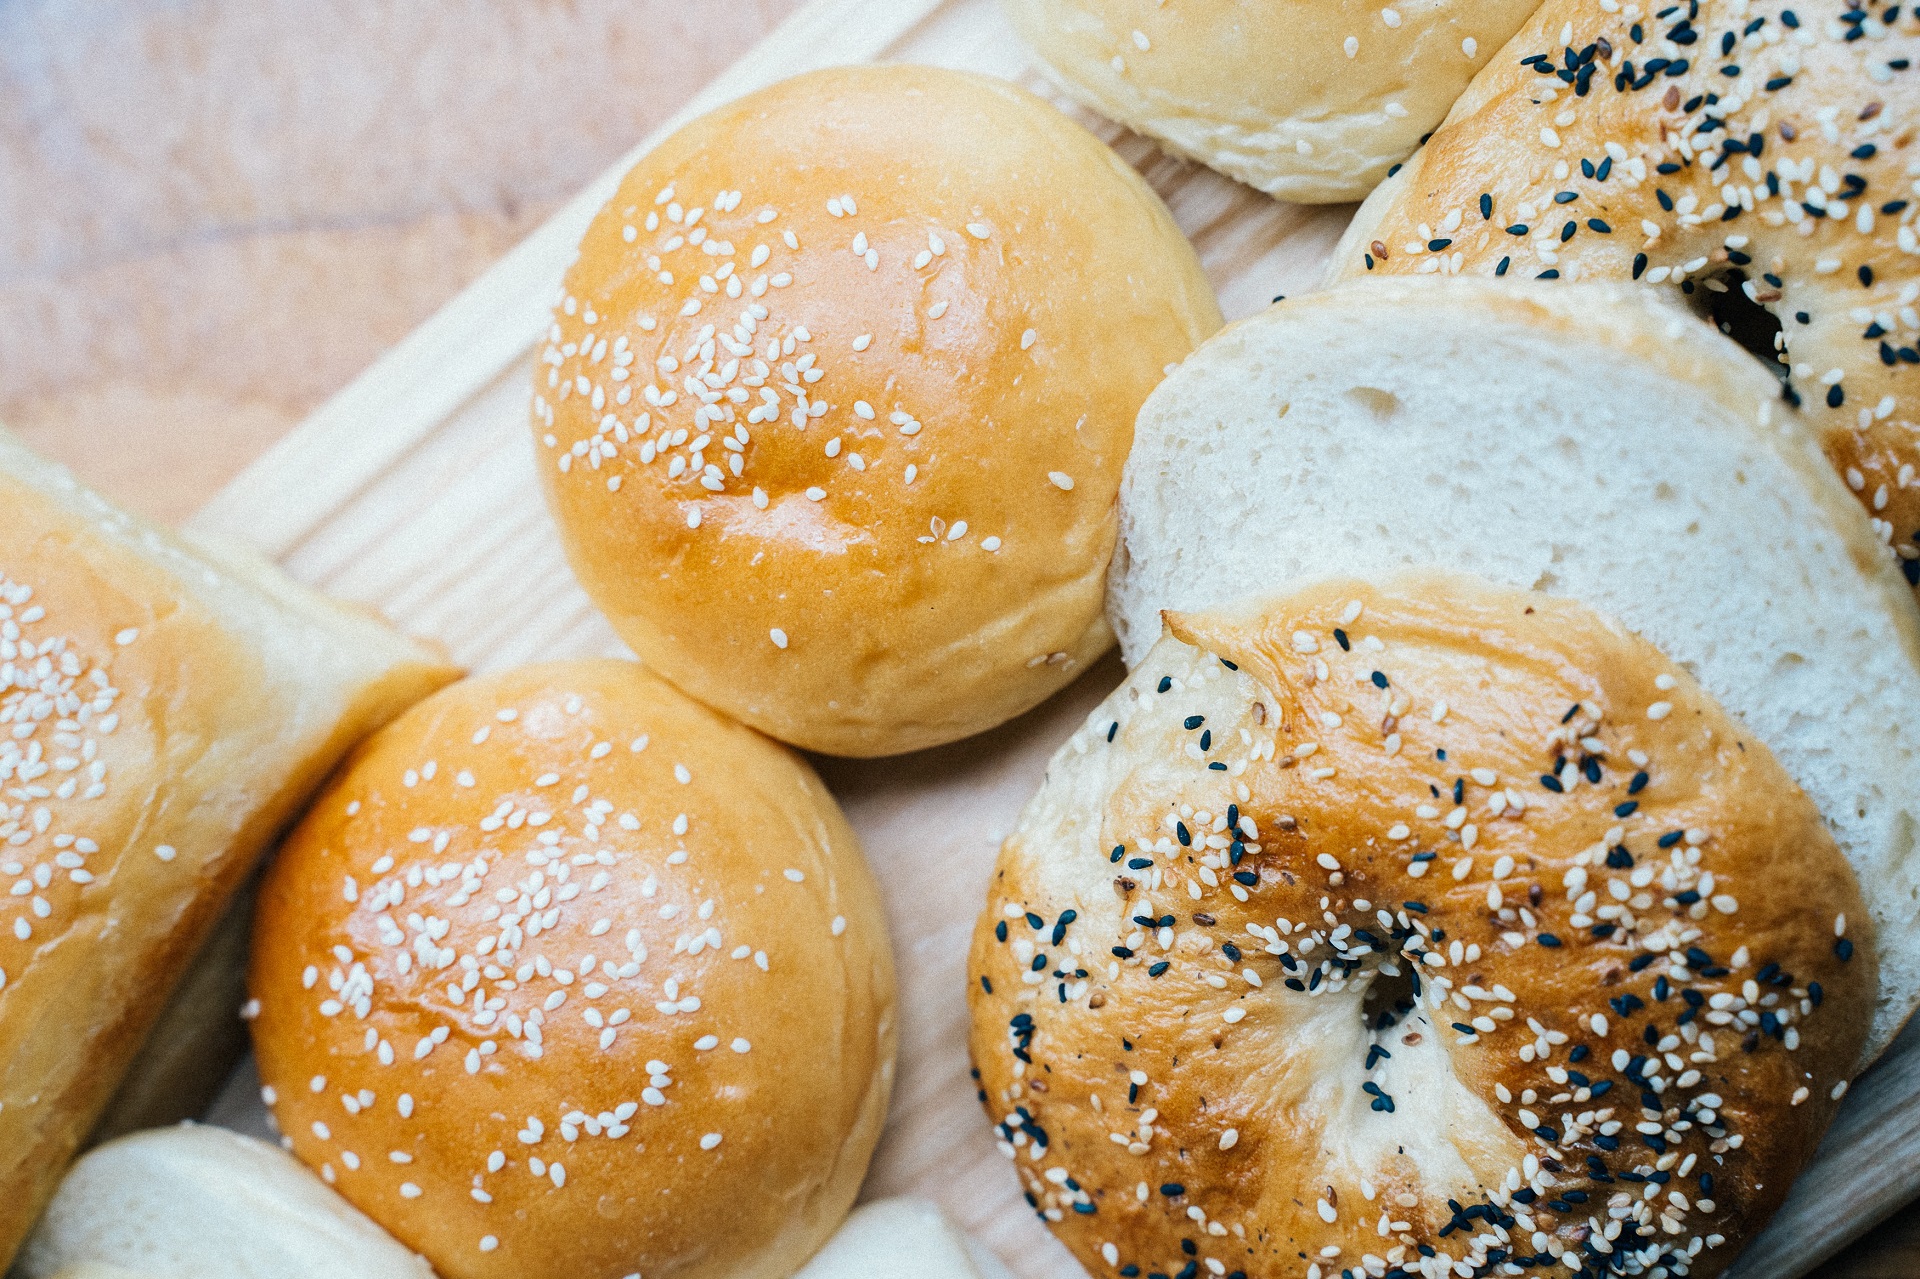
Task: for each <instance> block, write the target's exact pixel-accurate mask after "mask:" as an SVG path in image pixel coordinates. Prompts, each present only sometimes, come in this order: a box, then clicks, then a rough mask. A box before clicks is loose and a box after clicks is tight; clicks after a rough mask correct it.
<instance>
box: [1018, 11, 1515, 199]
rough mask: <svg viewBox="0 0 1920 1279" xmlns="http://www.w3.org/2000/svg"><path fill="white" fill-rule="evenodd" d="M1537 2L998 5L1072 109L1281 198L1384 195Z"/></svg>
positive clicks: (1347, 197) (1337, 197)
mask: <svg viewBox="0 0 1920 1279" xmlns="http://www.w3.org/2000/svg"><path fill="white" fill-rule="evenodd" d="M1534 4H1535V0H1410V2H1401V3H1395V4H1392V5H1387V6H1382V5H1380V4H1378V3H1376V2H1375V0H1316V2H1315V3H1310V4H1303V3H1300V2H1299V0H1286V2H1284V3H1283V2H1281V0H1180V2H1179V3H1177V4H1168V3H1167V0H1001V7H1002V8H1004V9H1005V10H1006V12H1007V17H1008V18H1009V19H1010V20H1011V21H1012V23H1013V26H1014V29H1015V30H1016V31H1018V32H1019V33H1020V36H1021V38H1022V39H1023V40H1025V41H1026V42H1027V45H1028V47H1029V48H1031V49H1032V50H1033V51H1034V53H1035V54H1036V55H1038V57H1039V59H1040V62H1041V65H1042V66H1043V68H1044V69H1046V70H1047V71H1048V72H1050V73H1051V75H1052V77H1053V78H1054V79H1055V80H1056V81H1057V82H1058V83H1059V84H1060V86H1061V88H1063V89H1064V90H1065V91H1066V92H1067V93H1068V94H1069V95H1070V96H1071V97H1073V98H1074V99H1075V100H1076V101H1078V102H1081V103H1083V104H1084V105H1086V106H1088V107H1090V108H1092V109H1093V110H1095V111H1098V112H1100V113H1101V114H1102V115H1105V116H1107V117H1109V118H1111V119H1114V120H1118V121H1119V122H1120V123H1122V124H1124V125H1126V126H1127V127H1128V128H1130V129H1134V130H1136V131H1138V132H1140V133H1144V134H1146V135H1147V136H1149V137H1152V138H1155V139H1158V140H1159V142H1160V143H1161V145H1163V146H1165V147H1166V148H1167V149H1168V150H1170V151H1172V152H1174V153H1175V154H1177V155H1183V156H1190V157H1191V158H1193V159H1195V160H1198V161H1199V162H1200V163H1202V164H1205V165H1210V166H1212V167H1213V168H1215V169H1218V170H1219V171H1220V172H1222V173H1225V174H1227V175H1229V176H1230V177H1234V178H1237V179H1239V180H1240V181H1242V182H1245V183H1246V184H1247V185H1249V186H1252V187H1256V188H1258V189H1259V190H1262V191H1265V192H1266V193H1267V194H1269V195H1274V196H1278V197H1279V198H1281V199H1283V200H1297V201H1302V202H1305V203H1314V204H1325V203H1339V202H1340V201H1343V200H1358V199H1361V198H1363V197H1364V196H1365V195H1366V194H1367V192H1369V191H1371V190H1373V188H1374V187H1375V186H1377V185H1378V184H1379V183H1380V180H1381V179H1382V178H1384V177H1386V175H1387V171H1388V170H1389V169H1390V168H1391V167H1392V166H1393V165H1394V164H1396V163H1397V162H1399V161H1401V160H1404V159H1406V158H1407V156H1408V155H1409V154H1410V153H1411V152H1412V151H1413V149H1414V148H1415V147H1417V146H1419V145H1420V140H1421V138H1423V137H1424V136H1426V134H1427V133H1428V132H1430V131H1431V130H1432V129H1433V127H1434V125H1436V124H1438V123H1439V122H1440V120H1441V119H1442V118H1443V117H1444V116H1445V115H1446V113H1447V108H1448V107H1450V106H1452V105H1453V102H1454V99H1456V98H1458V97H1459V96H1460V94H1461V92H1462V91H1463V90H1464V89H1465V88H1466V87H1467V82H1468V81H1469V80H1470V79H1471V78H1472V77H1473V74H1474V73H1475V72H1476V71H1478V70H1479V69H1480V68H1481V67H1483V66H1485V65H1486V64H1487V62H1488V60H1489V59H1490V58H1491V57H1492V56H1493V54H1494V52H1495V51H1496V50H1498V49H1499V48H1500V46H1501V45H1502V44H1504V43H1505V42H1506V40H1507V38H1508V37H1509V36H1511V35H1512V34H1513V33H1514V32H1515V31H1517V30H1518V29H1519V28H1520V24H1521V23H1522V22H1524V21H1525V20H1526V18H1527V15H1528V14H1530V13H1531V12H1532V11H1533V8H1534Z"/></svg>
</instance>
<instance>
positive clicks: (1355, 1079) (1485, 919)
mask: <svg viewBox="0 0 1920 1279" xmlns="http://www.w3.org/2000/svg"><path fill="white" fill-rule="evenodd" d="M1863 921H1864V915H1863V907H1862V905H1861V900H1860V896H1859V890H1858V887H1857V885H1856V884H1855V882H1854V879H1853V876H1852V874H1851V872H1850V871H1849V869H1848V867H1847V864H1846V861H1845V859H1844V858H1843V857H1842V856H1841V854H1840V852H1839V851H1838V849H1837V848H1836V846H1835V844H1834V842H1833V840H1832V838H1831V836H1829V835H1828V833H1827V832H1826V830H1825V828H1824V826H1823V825H1822V823H1821V820H1820V817H1819V814H1818V813H1817V812H1816V811H1815V809H1814V806H1813V804H1812V803H1811V802H1810V801H1809V800H1808V799H1807V798H1806V796H1805V795H1804V794H1802V793H1801V792H1800V790H1799V789H1798V788H1797V787H1796V786H1795V785H1794V784H1793V782H1792V781H1791V780H1790V779H1789V778H1788V776H1787V775H1786V773H1785V772H1784V771H1783V770H1782V769H1781V768H1780V766H1779V764H1778V763H1776V762H1775V760H1774V758H1773V756H1772V755H1771V753H1770V752H1769V751H1768V750H1767V749H1766V748H1765V746H1763V745H1762V744H1761V743H1760V742H1758V741H1757V740H1755V739H1754V738H1753V737H1752V736H1751V734H1749V733H1748V732H1747V731H1746V730H1745V729H1744V728H1742V727H1741V726H1740V725H1739V724H1738V723H1736V722H1735V721H1733V720H1731V719H1730V718H1729V717H1728V716H1727V715H1726V714H1725V713H1724V712H1723V711H1722V710H1721V709H1720V708H1719V707H1718V705H1717V704H1716V703H1715V702H1714V701H1713V700H1712V699H1711V697H1710V696H1709V695H1708V694H1707V693H1705V692H1704V691H1703V690H1702V689H1701V688H1700V687H1699V686H1698V685H1697V684H1696V683H1695V682H1694V681H1693V680H1692V679H1691V677H1689V676H1688V675H1687V674H1686V673H1685V672H1684V671H1683V670H1681V669H1679V668H1678V667H1677V666H1676V665H1674V664H1672V663H1670V662H1669V661H1667V659H1666V658H1665V657H1663V656H1662V655H1661V654H1660V653H1659V652H1658V651H1657V650H1656V649H1654V648H1653V647H1652V646H1651V645H1649V644H1648V643H1646V642H1645V641H1643V640H1641V639H1639V638H1638V637H1636V636H1634V635H1632V634H1631V633H1629V632H1627V631H1625V630H1624V629H1622V628H1620V627H1618V626H1617V625H1615V624H1613V623H1611V622H1609V621H1606V620H1604V619H1602V618H1600V617H1599V616H1597V615H1596V614H1593V613H1591V612H1589V611H1588V610H1586V609H1585V608H1583V607H1581V606H1579V605H1577V604H1573V603H1569V602H1565V601H1560V600H1553V599H1547V598H1543V597H1541V596H1539V595H1537V594H1529V593H1525V592H1520V591H1513V590H1507V589H1504V588H1501V589H1494V588H1491V587H1488V586H1485V585H1483V584H1481V583H1479V582H1477V581H1476V580H1474V579H1467V578H1462V577H1457V576H1444V577H1443V576H1437V575H1428V576H1420V577H1405V578H1399V579H1396V580H1395V581H1394V582H1392V583H1391V584H1390V585H1388V586H1384V587H1379V588H1376V587H1373V586H1368V585H1362V584H1356V583H1353V582H1342V583H1331V584H1326V585H1322V586H1318V587H1312V588H1308V589H1306V590H1304V591H1302V592H1300V593H1298V594H1295V595H1294V596H1292V597H1290V598H1287V599H1285V600H1281V601H1277V602H1273V603H1269V604H1266V605H1263V606H1261V607H1260V608H1259V609H1258V610H1256V611H1254V612H1250V613H1246V614H1244V615H1223V614H1213V615H1206V616H1178V615H1169V617H1168V633H1167V635H1166V636H1165V637H1164V638H1163V639H1162V640H1161V641H1160V643H1159V644H1158V645H1156V646H1155V647H1154V648H1153V649H1152V650H1151V651H1150V652H1149V653H1148V654H1147V655H1146V657H1145V659H1144V660H1143V661H1141V662H1140V663H1139V664H1138V665H1137V666H1136V667H1135V670H1134V674H1133V675H1132V677H1131V678H1130V679H1129V680H1128V682H1127V683H1126V684H1124V685H1123V686H1122V687H1121V688H1120V689H1119V690H1117V691H1116V692H1115V693H1114V694H1113V695H1112V696H1111V697H1109V698H1108V699H1107V701H1106V703H1105V704H1103V705H1102V707H1101V708H1100V709H1099V710H1098V711H1096V712H1095V713H1094V714H1093V716H1092V717H1091V718H1090V719H1089V721H1088V723H1087V725H1086V726H1085V727H1084V728H1083V729H1082V730H1081V731H1080V732H1079V733H1077V734H1076V735H1075V736H1074V737H1073V738H1072V739H1071V740H1070V741H1069V742H1068V743H1067V744H1066V746H1064V747H1063V748H1062V749H1061V751H1060V752H1059V754H1058V755H1057V756H1056V757H1055V758H1054V760H1053V761H1052V764H1051V766H1050V768H1049V772H1048V778H1047V783H1046V785H1045V787H1044V788H1043V789H1042V790H1041V792H1040V793H1039V795H1038V796H1037V797H1036V798H1035V799H1034V800H1033V801H1032V803H1031V804H1030V805H1029V806H1028V808H1027V810H1026V811H1025V813H1023V815H1022V817H1021V820H1020V823H1019V826H1018V828H1017V829H1016V831H1015V833H1014V834H1013V835H1012V837H1011V838H1009V840H1008V841H1007V843H1006V846H1005V848H1004V849H1003V851H1002V853H1001V856H1000V861H999V865H998V867H997V870H996V873H995V876H994V879H993V881H992V885H991V888H990V890H989V898H988V904H987V909H986V911H985V913H984V914H983V915H982V917H981V920H980V924H979V927H978V929H977V930H976V932H975V936H974V944H973V951H972V956H971V966H970V977H971V980H972V986H971V988H970V990H971V1000H972V1011H973V1032H972V1050H973V1055H974V1061H975V1064H976V1066H977V1068H978V1070H979V1075H980V1084H981V1089H982V1094H981V1096H982V1101H983V1103H984V1104H985V1106H986V1107H987V1109H988V1111H989V1113H990V1115H991V1117H992V1119H993V1120H994V1121H995V1122H996V1123H997V1124H998V1131H999V1134H1000V1136H1001V1138H1002V1140H1003V1149H1004V1151H1005V1152H1006V1153H1007V1154H1008V1155H1009V1156H1010V1157H1011V1158H1012V1159H1013V1160H1014V1162H1015V1164H1016V1167H1017V1168H1018V1169H1019V1172H1020V1175H1021V1177H1022V1180H1023V1181H1024V1182H1025V1183H1026V1187H1027V1190H1028V1193H1029V1197H1030V1199H1031V1201H1032V1202H1033V1203H1034V1205H1035V1207H1036V1209H1037V1210H1038V1211H1039V1212H1040V1213H1041V1214H1042V1216H1043V1217H1045V1218H1046V1219H1047V1220H1048V1221H1049V1222H1050V1223H1051V1224H1052V1226H1053V1228H1054V1230H1055V1231H1056V1232H1057V1233H1058V1235H1059V1236H1060V1237H1061V1238H1062V1239H1063V1240H1064V1241H1065V1242H1066V1243H1067V1245H1068V1246H1069V1247H1070V1248H1071V1249H1072V1250H1073V1251H1074V1253H1075V1254H1076V1255H1077V1256H1078V1257H1079V1258H1080V1260H1081V1261H1082V1262H1083V1263H1085V1264H1086V1265H1087V1266H1088V1267H1089V1268H1090V1269H1091V1270H1092V1271H1093V1272H1094V1273H1095V1274H1100V1275H1111V1274H1118V1275H1121V1276H1126V1277H1129V1279H1131V1277H1133V1276H1141V1277H1143V1279H1152V1277H1153V1276H1174V1275H1183V1276H1190V1277H1191V1276H1196V1275H1199V1274H1201V1273H1203V1272H1204V1273H1209V1274H1215V1275H1223V1276H1231V1275H1242V1276H1278V1275H1283V1274H1285V1275H1298V1274H1302V1273H1304V1274H1305V1275H1306V1276H1307V1277H1308V1279H1321V1277H1322V1276H1331V1275H1340V1274H1351V1275H1359V1274H1362V1273H1364V1274H1366V1275H1369V1276H1376V1277H1378V1276H1396V1275H1421V1276H1426V1277H1428V1279H1438V1277H1439V1276H1441V1275H1446V1274H1462V1275H1464V1274H1475V1275H1478V1274H1494V1273H1498V1274H1526V1273H1531V1274H1545V1273H1549V1272H1550V1273H1553V1274H1555V1275H1579V1276H1598V1275H1604V1274H1646V1273H1654V1274H1659V1273H1662V1271H1661V1270H1660V1269H1658V1267H1664V1273H1667V1274H1674V1275H1685V1274H1691V1275H1694V1276H1708V1275H1713V1274H1717V1273H1719V1272H1720V1271H1721V1270H1722V1269H1723V1268H1724V1267H1725V1266H1726V1265H1727V1264H1728V1263H1729V1262H1731V1260H1732V1259H1733V1256H1734V1255H1735V1254H1736V1253H1737V1251H1738V1249H1739V1247H1740V1246H1741V1245H1742V1244H1743V1243H1744V1241H1745V1240H1747V1239H1748V1238H1750V1237H1751V1236H1752V1235H1753V1234H1754V1232H1755V1231H1756V1230H1757V1229H1758V1228H1759V1226H1760V1225H1761V1223H1762V1222H1764V1221H1765V1219H1766V1218H1767V1216H1768V1215H1769V1214H1770V1213H1771V1212H1772V1211H1773V1209H1774V1208H1775V1207H1776V1206H1777V1205H1778V1203H1779V1202H1780V1200H1781V1198H1782V1197H1783V1196H1784V1194H1785V1192H1786V1189H1787V1187H1788V1185H1789V1184H1790V1183H1791V1182H1792V1180H1793V1177H1794V1174H1795V1173H1796V1172H1797V1171H1798V1169H1799V1168H1800V1167H1801V1165H1802V1164H1803V1163H1804V1162H1805V1161H1806V1159H1807V1158H1808V1157H1809V1156H1810V1155H1811V1154H1812V1152H1813V1150H1814V1147H1815V1145H1816V1143H1817V1142H1818V1140H1819V1138H1820V1134H1821V1132H1822V1131H1823V1130H1824V1129H1825V1127H1826V1124H1827V1121H1828V1119H1829V1117H1830V1115H1831V1114H1832V1111H1833V1109H1834V1107H1835V1104H1836V1102H1837V1100H1838V1098H1839V1097H1840V1096H1841V1095H1842V1094H1843V1093H1844V1092H1845V1089H1846V1081H1847V1079H1848V1078H1849V1076H1850V1074H1851V1072H1852V1071H1853V1070H1854V1069H1855V1067H1856V1063H1857V1062H1858V1061H1859V1058H1860V1054H1861V1051H1862V1047H1863V1044H1864V1042H1865V1027H1866V1022H1867V1020H1868V1018H1869V1014H1870V1010H1871V1008H1872V1006H1873V999H1874V988H1875V981H1876V977H1875V971H1876V969H1875V958H1874V948H1873V945H1872V942H1871V939H1870V937H1869V936H1868V935H1867V933H1868V932H1869V930H1868V929H1867V928H1866V927H1865V925H1864V923H1863ZM1461 1267H1464V1269H1463V1268H1461Z"/></svg>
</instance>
